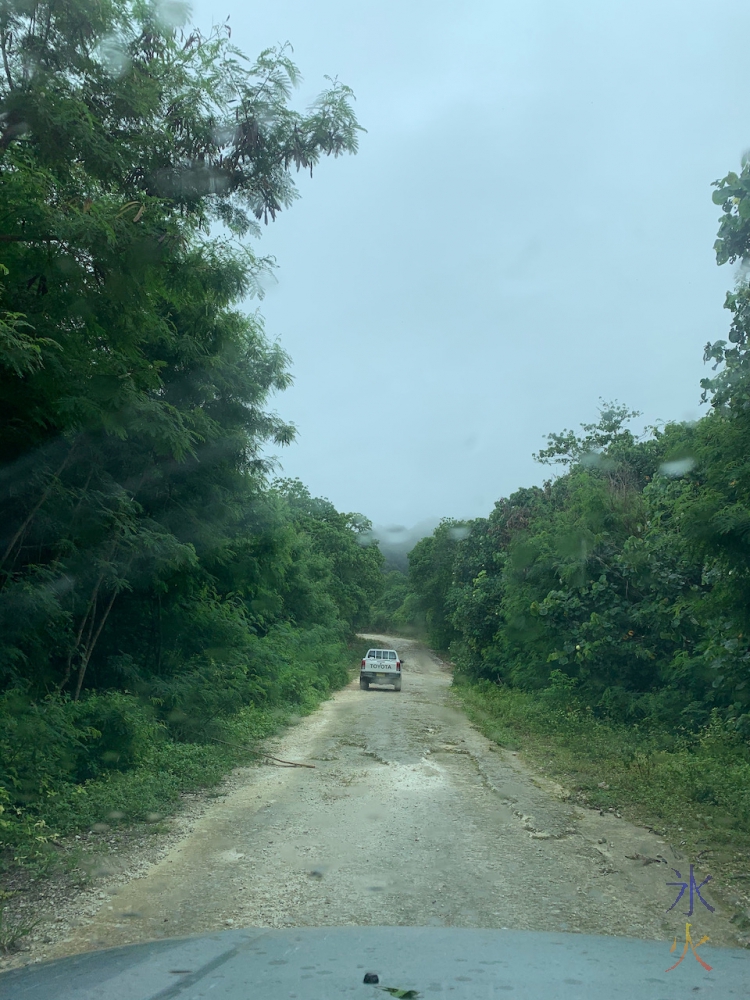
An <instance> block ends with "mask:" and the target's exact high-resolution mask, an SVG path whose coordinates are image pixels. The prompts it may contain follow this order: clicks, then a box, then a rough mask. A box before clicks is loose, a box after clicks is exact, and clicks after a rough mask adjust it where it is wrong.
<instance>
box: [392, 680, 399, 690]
mask: <svg viewBox="0 0 750 1000" xmlns="http://www.w3.org/2000/svg"><path fill="white" fill-rule="evenodd" d="M393 690H394V691H400V690H401V681H398V682H397V683H396V684H394V685H393Z"/></svg>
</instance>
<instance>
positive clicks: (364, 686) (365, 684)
mask: <svg viewBox="0 0 750 1000" xmlns="http://www.w3.org/2000/svg"><path fill="white" fill-rule="evenodd" d="M359 688H360V691H369V690H370V682H369V681H366V680H365V679H364V677H360V679H359Z"/></svg>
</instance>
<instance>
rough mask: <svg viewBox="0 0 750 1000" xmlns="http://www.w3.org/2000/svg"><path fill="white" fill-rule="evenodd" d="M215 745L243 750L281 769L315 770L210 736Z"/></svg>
mask: <svg viewBox="0 0 750 1000" xmlns="http://www.w3.org/2000/svg"><path fill="white" fill-rule="evenodd" d="M208 738H209V739H210V740H213V742H214V743H222V744H223V745H224V746H225V747H234V749H235V750H242V751H243V752H244V753H249V754H252V755H253V756H254V757H261V758H262V759H263V760H267V761H273V762H274V763H276V764H279V765H280V766H281V767H310V768H312V769H313V771H314V770H315V765H314V764H302V763H300V762H299V761H294V760H282V759H281V757H272V756H271V754H270V753H263V752H262V751H260V750H251V749H250V747H243V746H240V745H239V743H227V741H226V740H219V739H217V738H216V737H215V736H209V737H208Z"/></svg>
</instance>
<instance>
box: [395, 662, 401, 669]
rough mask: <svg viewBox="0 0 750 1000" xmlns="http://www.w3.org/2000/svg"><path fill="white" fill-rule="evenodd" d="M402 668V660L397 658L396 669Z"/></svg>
mask: <svg viewBox="0 0 750 1000" xmlns="http://www.w3.org/2000/svg"><path fill="white" fill-rule="evenodd" d="M400 669H401V660H396V670H400Z"/></svg>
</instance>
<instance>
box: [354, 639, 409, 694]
mask: <svg viewBox="0 0 750 1000" xmlns="http://www.w3.org/2000/svg"><path fill="white" fill-rule="evenodd" d="M403 662H404V658H403V656H399V654H398V653H397V652H396V650H395V649H368V650H367V656H363V657H362V666H361V667H360V668H359V686H360V687H361V688H362V690H363V691H368V690H369V688H370V685H371V684H392V685H393V687H394V690H396V691H400V690H401V664H402V663H403Z"/></svg>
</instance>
